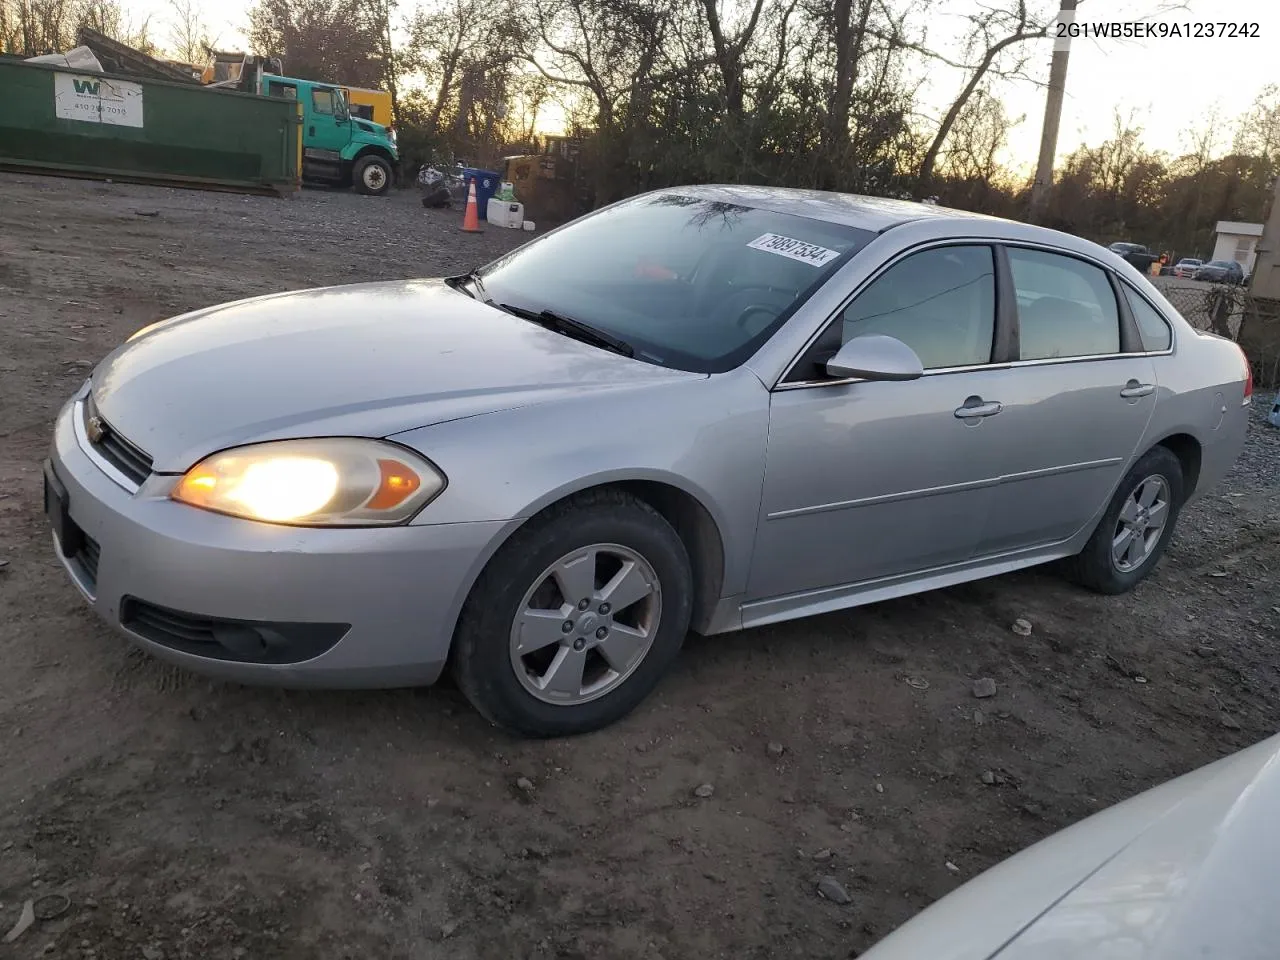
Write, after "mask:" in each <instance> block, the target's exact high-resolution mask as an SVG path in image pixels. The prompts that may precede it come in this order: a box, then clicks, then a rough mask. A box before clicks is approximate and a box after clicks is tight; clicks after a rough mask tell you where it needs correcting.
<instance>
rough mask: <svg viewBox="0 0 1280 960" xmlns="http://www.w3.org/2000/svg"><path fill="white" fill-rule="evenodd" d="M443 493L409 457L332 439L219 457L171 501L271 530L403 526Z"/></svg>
mask: <svg viewBox="0 0 1280 960" xmlns="http://www.w3.org/2000/svg"><path fill="white" fill-rule="evenodd" d="M444 486H445V477H444V474H442V473H441V472H440V471H439V470H437V469H436V468H435V467H434V466H433V465H432V464H431V463H429V462H428V461H427V460H426V459H424V458H423V457H420V456H418V455H417V454H415V453H413V452H412V451H411V450H407V449H405V448H404V447H401V446H399V445H397V444H392V443H385V442H383V441H380V440H361V439H356V438H344V437H334V438H328V439H318V440H280V441H276V442H273V443H260V444H254V445H252V446H247V447H237V448H235V449H232V450H226V451H223V452H222V453H216V454H214V455H213V456H211V457H207V458H206V459H204V460H202V461H200V462H199V463H198V464H196V465H195V466H194V467H192V468H191V469H190V470H188V471H187V473H186V475H185V476H183V478H182V480H181V481H180V482H179V483H178V485H177V486H176V487H174V489H173V492H172V493H171V494H170V496H171V497H172V498H173V499H174V500H177V501H179V502H181V503H186V504H190V505H191V506H193V507H200V508H202V509H205V510H213V511H216V512H218V513H228V514H231V515H232V516H236V517H244V518H246V519H249V520H261V521H264V522H266V523H287V524H296V525H300V526H308V527H366V526H386V525H390V524H397V523H404V522H405V521H406V520H408V519H410V518H411V517H412V516H413V515H414V514H416V513H417V512H418V511H419V510H421V509H422V508H423V507H424V506H426V504H428V503H429V502H430V501H431V500H432V499H434V498H435V497H436V496H437V495H439V493H440V491H441V490H443V489H444Z"/></svg>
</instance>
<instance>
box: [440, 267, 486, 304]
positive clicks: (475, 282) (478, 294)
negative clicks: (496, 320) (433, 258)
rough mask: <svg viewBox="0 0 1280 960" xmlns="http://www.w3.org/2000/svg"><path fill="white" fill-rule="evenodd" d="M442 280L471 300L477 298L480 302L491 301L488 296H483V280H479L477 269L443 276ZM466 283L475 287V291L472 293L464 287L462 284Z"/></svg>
mask: <svg viewBox="0 0 1280 960" xmlns="http://www.w3.org/2000/svg"><path fill="white" fill-rule="evenodd" d="M444 282H445V283H447V284H448V285H449V286H451V287H452V288H453V289H454V290H461V291H462V292H463V293H465V294H466V295H467V296H468V297H470V298H471V299H472V300H479V301H480V302H481V303H490V302H491V301H490V300H489V298H488V297H486V296H485V293H484V282H483V281H481V279H480V271H478V270H468V271H467V272H466V273H463V274H460V275H459V276H456V277H445V281H444ZM467 283H469V284H471V286H473V287H474V288H475V293H472V292H471V291H470V290H468V289H466V288H465V287H464V286H463V284H467Z"/></svg>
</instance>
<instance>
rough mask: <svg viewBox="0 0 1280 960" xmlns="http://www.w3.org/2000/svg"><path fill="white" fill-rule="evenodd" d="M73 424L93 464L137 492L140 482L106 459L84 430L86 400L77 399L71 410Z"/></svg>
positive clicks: (79, 440)
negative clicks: (136, 481)
mask: <svg viewBox="0 0 1280 960" xmlns="http://www.w3.org/2000/svg"><path fill="white" fill-rule="evenodd" d="M71 425H72V427H73V428H74V429H75V432H76V443H77V444H78V445H79V447H80V450H81V451H82V452H83V453H84V455H85V456H86V457H88V458H89V459H90V460H92V461H93V465H94V466H95V467H97V468H98V469H99V470H101V471H102V472H103V473H105V474H106V475H107V479H109V480H110V481H111V482H112V483H114V484H115V485H116V486H118V487H122V488H124V489H125V490H127V491H129V493H130V494H135V493H137V492H138V490H139V489H140V488H141V485H140V484H137V483H134V482H133V480H132V479H131V478H129V477H127V476H125V475H124V474H123V473H121V472H120V471H119V470H117V469H116V468H115V466H114V465H112V463H111V462H110V461H109V460H107V459H105V458H104V457H103V456H102V455H101V454H100V453H98V451H97V450H95V449H94V448H93V444H92V443H90V442H89V436H88V434H86V433H85V432H84V400H82V399H81V400H77V401H76V402H75V406H74V407H73V408H72V411H71Z"/></svg>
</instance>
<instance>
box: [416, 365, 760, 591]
mask: <svg viewBox="0 0 1280 960" xmlns="http://www.w3.org/2000/svg"><path fill="white" fill-rule="evenodd" d="M768 426H769V402H768V393H767V392H766V391H765V390H764V388H763V386H761V384H760V381H759V380H757V379H756V378H755V377H754V376H753V375H751V374H750V373H749V372H748V371H735V372H733V373H729V374H722V375H718V376H715V377H697V378H691V379H687V380H679V381H675V382H672V381H665V382H662V383H659V384H652V385H646V386H642V387H637V388H632V389H619V390H614V391H609V392H606V393H592V394H591V395H590V396H576V397H570V398H565V399H559V400H550V401H548V402H544V403H536V404H531V405H528V406H524V407H519V408H514V409H508V410H502V411H495V412H493V413H488V414H483V415H480V416H474V417H469V418H467V419H463V420H453V421H449V422H446V423H438V424H435V425H433V426H430V427H423V428H421V429H418V430H411V431H408V432H405V433H400V434H397V435H396V436H395V440H396V441H397V442H399V443H403V444H406V445H408V446H410V447H413V448H414V449H416V450H419V451H421V452H422V453H423V455H425V456H427V457H429V458H430V459H431V460H432V462H433V463H435V464H437V465H438V466H439V467H440V469H441V470H442V471H443V472H444V473H445V475H446V476H447V477H448V486H447V487H446V488H445V491H444V492H443V493H442V494H441V495H440V496H439V498H438V499H437V500H435V501H433V502H432V503H431V504H429V505H428V506H427V508H426V509H425V510H423V511H422V513H421V514H419V516H418V517H417V518H416V519H415V520H414V522H415V523H423V524H435V523H464V522H469V521H473V520H479V519H481V518H486V519H489V520H502V521H523V520H525V519H527V518H529V517H531V516H533V515H534V514H536V513H538V511H540V510H542V509H544V508H545V507H547V506H549V505H550V504H552V503H555V502H556V501H558V500H561V499H563V498H565V497H567V496H571V495H572V494H574V493H576V492H578V491H580V490H584V489H587V488H589V487H593V486H598V485H600V484H605V483H616V482H620V481H626V480H630V481H651V482H656V483H662V484H667V485H669V486H671V487H674V488H676V489H678V490H681V491H683V492H684V493H686V494H688V495H689V496H690V497H693V498H694V499H695V500H697V501H698V502H699V503H701V504H702V506H703V507H704V508H705V509H706V511H707V513H708V515H709V516H710V517H711V519H712V520H713V521H714V523H715V524H716V526H717V528H718V529H719V532H720V537H721V541H722V544H723V548H724V564H725V568H724V581H723V585H722V590H723V594H724V595H729V594H732V593H737V592H741V590H743V589H745V585H746V578H747V572H748V569H749V566H750V560H751V550H752V547H753V546H754V542H755V530H756V522H757V519H758V516H759V510H760V492H761V488H762V485H763V480H764V454H765V444H766V442H767V440H768Z"/></svg>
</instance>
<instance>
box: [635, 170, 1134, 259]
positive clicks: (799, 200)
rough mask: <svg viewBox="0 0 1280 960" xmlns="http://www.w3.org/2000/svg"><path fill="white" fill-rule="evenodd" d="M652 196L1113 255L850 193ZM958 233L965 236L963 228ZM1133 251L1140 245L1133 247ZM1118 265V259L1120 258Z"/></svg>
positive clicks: (1001, 224) (773, 190)
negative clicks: (947, 225)
mask: <svg viewBox="0 0 1280 960" xmlns="http://www.w3.org/2000/svg"><path fill="white" fill-rule="evenodd" d="M651 193H652V194H668V195H676V196H684V197H695V198H699V199H705V200H711V201H716V202H720V203H736V204H740V205H742V206H745V207H754V208H756V209H759V210H768V211H770V212H772V213H783V214H791V215H793V216H799V217H809V218H810V219H813V220H823V221H826V222H829V223H837V224H841V225H843V226H849V227H856V228H858V229H861V230H868V231H871V232H873V233H883V232H884V231H886V230H889V229H891V228H893V227H896V226H900V225H902V224H905V223H913V222H921V221H928V220H932V221H934V222H940V221H950V222H951V223H952V224H955V225H957V226H958V225H960V224H963V223H966V222H967V223H969V224H971V225H972V229H973V230H974V234H973V235H975V236H981V237H989V238H991V239H993V240H1014V241H1017V240H1025V241H1030V242H1040V243H1045V244H1048V245H1051V246H1057V247H1060V248H1065V249H1068V250H1074V251H1076V252H1078V253H1083V254H1086V255H1088V256H1097V255H1098V254H1099V253H1105V254H1106V255H1108V256H1112V257H1115V256H1116V254H1114V253H1111V252H1110V251H1108V250H1107V248H1105V247H1102V246H1099V245H1098V244H1095V243H1093V242H1091V241H1089V240H1085V239H1084V238H1082V237H1078V236H1075V235H1073V234H1070V233H1063V232H1062V231H1060V230H1051V229H1049V228H1048V227H1038V226H1033V225H1032V224H1029V223H1023V222H1022V221H1019V220H1008V219H1005V218H1003V217H992V216H988V215H986V214H983V213H972V212H970V211H968V210H956V209H954V208H952V207H944V206H940V205H938V204H933V203H916V202H913V201H910V200H894V199H891V198H889V197H868V196H862V195H859V194H852V193H830V192H827V191H825V190H801V189H796V188H792V187H764V186H739V185H728V184H705V185H699V186H681V187H667V188H664V189H660V190H654V191H651ZM959 232H963V229H962V230H961V231H959ZM1134 246H1138V245H1137V244H1134ZM1117 260H1119V258H1118V257H1117Z"/></svg>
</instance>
